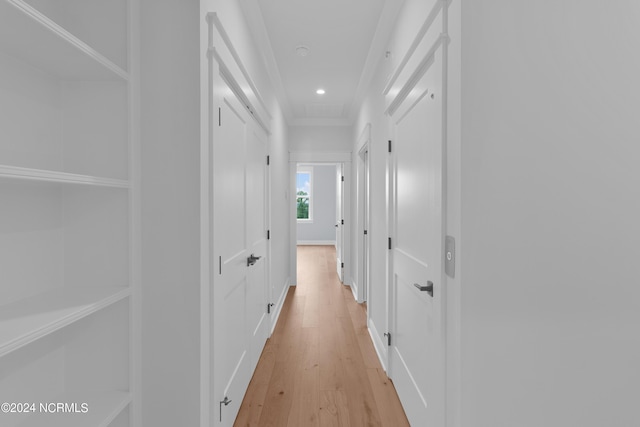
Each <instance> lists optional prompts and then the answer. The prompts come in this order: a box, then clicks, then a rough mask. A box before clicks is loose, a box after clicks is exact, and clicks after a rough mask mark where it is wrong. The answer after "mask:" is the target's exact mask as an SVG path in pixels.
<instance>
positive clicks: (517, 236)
mask: <svg viewBox="0 0 640 427" xmlns="http://www.w3.org/2000/svg"><path fill="white" fill-rule="evenodd" d="M638 22H640V4H639V3H638V2H634V1H615V2H596V1H583V0H568V1H564V2H560V3H557V2H554V3H551V2H513V1H494V2H478V1H464V3H463V7H462V36H463V56H462V90H463V92H462V99H463V102H462V141H463V144H462V158H461V160H462V187H461V188H462V209H463V210H462V235H463V236H464V248H463V257H464V261H463V263H462V277H463V282H462V350H463V351H462V384H463V387H462V390H463V396H462V425H463V426H474V427H485V426H486V427H489V426H497V425H504V426H519V427H538V426H543V425H544V426H558V427H561V426H583V427H596V426H604V425H607V426H632V425H640V412H638V410H637V402H638V401H640V369H638V361H639V360H640V334H639V333H638V325H640V286H639V284H640V270H639V269H638V267H637V266H638V260H639V259H640V245H639V244H638V242H640V226H639V225H638V224H639V222H638V218H640V197H638V187H637V185H638V183H639V182H640V168H639V167H638V159H640V145H639V144H638V141H640V127H639V126H638V117H640V82H639V80H638V78H637V76H639V75H640V56H638V54H637V52H639V51H640V26H638V25H637V24H638Z"/></svg>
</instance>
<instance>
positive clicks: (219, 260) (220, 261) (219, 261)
mask: <svg viewBox="0 0 640 427" xmlns="http://www.w3.org/2000/svg"><path fill="white" fill-rule="evenodd" d="M218 268H219V271H218V274H222V256H219V257H218Z"/></svg>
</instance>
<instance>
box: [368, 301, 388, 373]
mask: <svg viewBox="0 0 640 427" xmlns="http://www.w3.org/2000/svg"><path fill="white" fill-rule="evenodd" d="M367 311H368V310H367ZM367 326H368V328H367V331H369V336H370V337H371V341H372V342H373V348H374V349H375V350H376V354H377V355H378V360H379V361H380V364H381V365H382V369H384V371H385V372H387V358H388V357H389V354H388V348H389V346H387V345H386V343H385V342H384V341H382V338H380V333H379V332H378V330H377V329H376V327H375V326H374V324H373V322H372V321H371V319H369V320H368V322H367Z"/></svg>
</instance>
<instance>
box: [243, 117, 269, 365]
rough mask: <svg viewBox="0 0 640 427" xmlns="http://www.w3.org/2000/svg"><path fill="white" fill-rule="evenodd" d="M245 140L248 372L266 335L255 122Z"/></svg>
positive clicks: (263, 149) (261, 174)
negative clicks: (250, 260) (250, 259)
mask: <svg viewBox="0 0 640 427" xmlns="http://www.w3.org/2000/svg"><path fill="white" fill-rule="evenodd" d="M251 124H252V129H251V130H250V132H249V139H248V141H247V143H248V145H247V148H248V149H247V159H246V165H247V166H246V179H247V181H246V182H247V212H248V215H247V223H246V227H247V239H248V242H247V247H248V248H249V252H250V255H254V256H255V257H256V258H258V259H256V261H255V263H253V264H252V265H250V266H248V270H249V272H248V275H249V276H248V282H247V323H248V334H249V340H250V345H249V350H250V352H251V353H250V362H251V372H253V370H254V369H255V367H256V365H257V364H258V359H259V358H260V354H261V353H262V349H263V347H264V344H265V342H266V340H267V337H268V336H269V319H268V316H267V287H266V277H267V276H266V275H267V268H266V266H267V259H266V258H267V255H268V253H267V234H266V229H267V224H266V206H267V200H266V179H265V178H266V174H267V162H266V159H267V135H266V134H265V132H264V130H262V129H261V128H259V127H258V126H257V125H256V124H255V123H251Z"/></svg>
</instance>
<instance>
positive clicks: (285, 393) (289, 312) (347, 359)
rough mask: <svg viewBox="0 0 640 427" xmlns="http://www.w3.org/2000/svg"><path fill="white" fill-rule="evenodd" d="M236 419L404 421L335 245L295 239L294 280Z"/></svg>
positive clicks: (267, 422)
mask: <svg viewBox="0 0 640 427" xmlns="http://www.w3.org/2000/svg"><path fill="white" fill-rule="evenodd" d="M234 425H235V426H277V427H280V426H294V427H305V426H393V427H398V426H408V425H409V423H408V421H407V419H406V416H405V414H404V411H403V409H402V406H401V405H400V401H399V400H398V396H397V394H396V391H395V388H394V387H393V384H392V383H391V381H390V380H389V379H388V378H387V376H386V374H385V372H384V370H383V369H382V367H381V366H380V362H379V361H378V358H377V356H376V353H375V350H374V348H373V345H372V343H371V339H370V337H369V333H368V331H367V328H366V307H365V306H364V305H359V304H357V303H356V301H355V300H354V298H353V295H352V293H351V290H350V289H349V288H348V287H347V286H343V285H341V284H340V282H339V281H338V278H337V275H336V272H335V248H334V247H333V246H298V283H297V286H295V287H292V288H291V289H289V293H288V295H287V298H286V301H285V303H284V306H283V308H282V313H281V314H280V317H279V320H278V324H277V325H276V328H275V331H274V333H273V335H272V336H271V338H270V339H269V340H268V341H267V344H266V346H265V348H264V350H263V352H262V356H261V358H260V361H259V362H258V367H257V368H256V371H255V374H254V376H253V378H252V380H251V384H250V385H249V389H248V390H247V393H246V395H245V398H244V401H243V402H242V406H241V408H240V411H239V413H238V417H237V419H236V422H235V424H234Z"/></svg>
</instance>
